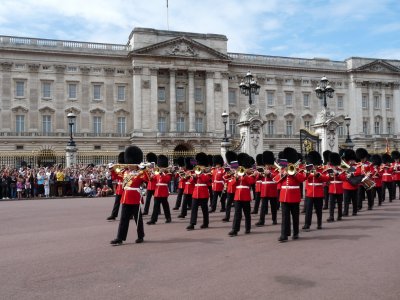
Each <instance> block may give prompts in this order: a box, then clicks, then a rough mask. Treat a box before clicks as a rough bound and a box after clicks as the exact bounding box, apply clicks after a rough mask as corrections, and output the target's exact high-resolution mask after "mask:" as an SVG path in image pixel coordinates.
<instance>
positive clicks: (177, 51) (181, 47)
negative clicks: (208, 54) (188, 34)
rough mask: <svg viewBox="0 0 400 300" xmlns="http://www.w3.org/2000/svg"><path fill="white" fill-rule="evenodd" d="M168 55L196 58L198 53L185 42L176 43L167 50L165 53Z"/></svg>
mask: <svg viewBox="0 0 400 300" xmlns="http://www.w3.org/2000/svg"><path fill="white" fill-rule="evenodd" d="M166 52H167V54H170V55H180V56H198V53H197V52H196V51H195V50H194V49H193V47H192V46H191V45H189V44H188V43H187V42H186V41H183V40H181V41H178V42H177V43H175V44H174V45H173V46H172V47H171V48H170V49H169V50H167V51H166Z"/></svg>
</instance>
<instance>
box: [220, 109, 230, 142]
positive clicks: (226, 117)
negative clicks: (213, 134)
mask: <svg viewBox="0 0 400 300" xmlns="http://www.w3.org/2000/svg"><path fill="white" fill-rule="evenodd" d="M228 116H229V115H228V113H227V112H226V111H224V112H223V113H222V115H221V118H222V123H224V127H225V130H224V139H223V140H222V141H223V142H228V136H227V135H226V123H228Z"/></svg>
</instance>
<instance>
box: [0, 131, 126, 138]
mask: <svg viewBox="0 0 400 300" xmlns="http://www.w3.org/2000/svg"><path fill="white" fill-rule="evenodd" d="M0 136H10V137H13V136H22V137H24V136H25V137H41V136H51V137H69V136H70V135H69V133H66V132H0ZM73 137H74V138H81V137H82V138H85V137H123V138H129V137H130V135H129V134H128V133H125V134H120V133H113V132H105V133H93V132H89V133H87V132H85V133H82V132H79V133H74V134H73Z"/></svg>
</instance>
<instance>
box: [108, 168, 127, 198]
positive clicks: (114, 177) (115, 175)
mask: <svg viewBox="0 0 400 300" xmlns="http://www.w3.org/2000/svg"><path fill="white" fill-rule="evenodd" d="M111 179H112V180H113V181H116V182H117V187H116V189H115V195H119V196H121V195H122V193H123V192H124V190H123V189H122V180H123V175H122V174H121V173H117V172H115V171H114V170H111Z"/></svg>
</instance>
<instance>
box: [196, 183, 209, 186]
mask: <svg viewBox="0 0 400 300" xmlns="http://www.w3.org/2000/svg"><path fill="white" fill-rule="evenodd" d="M194 186H207V184H205V183H196V184H195V185H194Z"/></svg>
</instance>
